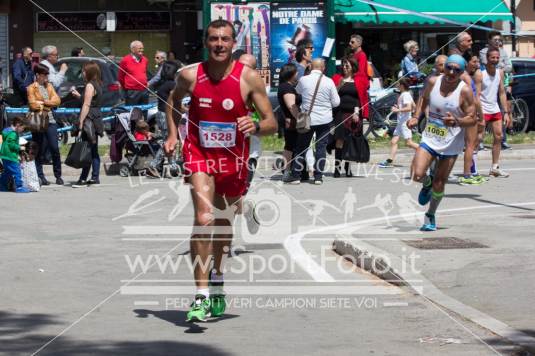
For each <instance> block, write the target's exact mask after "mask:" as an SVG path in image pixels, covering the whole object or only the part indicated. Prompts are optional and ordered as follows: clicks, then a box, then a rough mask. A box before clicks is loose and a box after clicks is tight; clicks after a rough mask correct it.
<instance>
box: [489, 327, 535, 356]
mask: <svg viewBox="0 0 535 356" xmlns="http://www.w3.org/2000/svg"><path fill="white" fill-rule="evenodd" d="M517 330H518V331H520V332H523V333H524V334H526V335H528V336H531V337H535V330H533V329H517ZM484 341H485V342H486V343H488V344H489V345H490V346H493V347H496V348H498V350H499V351H500V352H501V354H502V355H508V356H533V355H535V344H532V345H530V346H526V347H524V346H518V345H515V344H513V343H511V342H510V341H509V340H507V339H504V338H500V337H493V338H487V339H484ZM504 351H505V352H504Z"/></svg>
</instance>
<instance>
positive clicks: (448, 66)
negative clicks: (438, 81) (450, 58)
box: [446, 64, 463, 74]
mask: <svg viewBox="0 0 535 356" xmlns="http://www.w3.org/2000/svg"><path fill="white" fill-rule="evenodd" d="M446 70H447V71H453V72H454V73H455V74H461V73H462V72H463V70H462V69H461V68H459V67H454V66H452V65H451V64H446Z"/></svg>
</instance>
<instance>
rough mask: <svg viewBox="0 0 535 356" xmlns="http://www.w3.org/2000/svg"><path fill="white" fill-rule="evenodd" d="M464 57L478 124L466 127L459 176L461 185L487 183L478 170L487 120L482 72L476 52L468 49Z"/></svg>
mask: <svg viewBox="0 0 535 356" xmlns="http://www.w3.org/2000/svg"><path fill="white" fill-rule="evenodd" d="M464 59H465V60H466V63H467V65H466V71H467V72H468V75H470V79H471V83H470V87H471V89H472V94H474V104H475V106H476V118H477V125H474V126H469V127H466V128H465V133H464V139H465V149H464V167H463V175H462V176H461V177H460V178H459V184H461V185H479V184H482V183H485V182H486V181H487V180H488V179H487V178H484V177H483V176H482V175H480V174H479V173H478V171H477V151H478V149H479V142H480V140H482V139H483V132H484V130H485V121H484V120H483V113H482V111H481V102H480V100H479V97H480V95H481V80H482V74H481V70H480V69H479V68H480V64H479V57H478V54H477V53H476V52H472V51H467V52H466V53H465V56H464Z"/></svg>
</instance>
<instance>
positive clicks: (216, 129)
mask: <svg viewBox="0 0 535 356" xmlns="http://www.w3.org/2000/svg"><path fill="white" fill-rule="evenodd" d="M199 136H200V139H201V146H202V147H205V148H214V147H234V146H235V145H236V123H235V122H212V121H199Z"/></svg>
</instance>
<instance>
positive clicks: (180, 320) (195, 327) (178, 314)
mask: <svg viewBox="0 0 535 356" xmlns="http://www.w3.org/2000/svg"><path fill="white" fill-rule="evenodd" d="M134 313H136V314H137V317H138V318H147V317H148V316H149V315H152V316H154V317H156V318H158V319H162V320H165V321H167V322H168V323H171V324H173V325H176V326H180V327H183V328H185V329H186V330H184V333H187V334H196V333H203V332H204V330H206V329H207V328H206V327H204V326H203V325H208V324H212V323H217V322H220V321H223V320H227V319H234V318H237V317H238V315H232V314H225V315H223V316H221V317H219V318H212V319H208V321H207V322H206V323H187V322H186V314H187V312H186V311H183V310H147V309H134Z"/></svg>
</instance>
